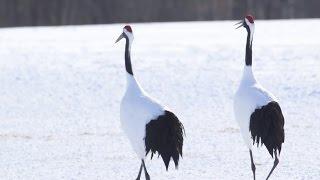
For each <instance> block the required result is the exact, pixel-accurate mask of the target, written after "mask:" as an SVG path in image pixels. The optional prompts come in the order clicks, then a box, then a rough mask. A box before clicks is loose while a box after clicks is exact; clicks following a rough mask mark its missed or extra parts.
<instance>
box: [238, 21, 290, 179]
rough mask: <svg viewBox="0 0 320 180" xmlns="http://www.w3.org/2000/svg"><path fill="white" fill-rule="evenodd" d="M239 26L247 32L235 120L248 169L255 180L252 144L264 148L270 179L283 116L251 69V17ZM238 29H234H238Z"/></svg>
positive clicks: (281, 133)
mask: <svg viewBox="0 0 320 180" xmlns="http://www.w3.org/2000/svg"><path fill="white" fill-rule="evenodd" d="M238 24H240V26H239V27H244V28H245V29H246V30H247V33H248V36H247V44H246V56H245V66H244V69H243V74H242V79H241V82H240V86H239V88H238V90H237V92H236V94H235V98H234V112H235V118H236V120H237V122H238V124H239V126H240V131H241V134H242V137H243V139H244V141H245V143H246V145H247V147H248V148H249V153H250V158H251V169H252V172H253V177H254V179H255V169H256V168H255V164H254V161H253V157H252V145H254V144H255V143H257V146H259V144H260V145H264V146H265V147H266V148H267V150H268V151H269V153H270V155H271V156H272V158H273V157H274V158H275V160H274V164H273V167H272V169H271V171H270V173H269V174H268V177H267V179H269V177H270V175H271V174H272V172H273V170H274V169H275V168H276V166H277V165H278V163H279V159H278V155H280V152H281V146H282V143H283V142H284V129H283V127H284V117H283V115H282V111H281V108H280V106H279V104H278V102H277V100H276V98H275V97H274V96H273V95H272V94H271V93H270V92H268V91H267V90H265V89H264V88H263V87H262V86H261V85H260V84H259V83H258V81H257V80H256V79H255V77H254V74H253V70H252V39H253V33H254V18H253V16H251V15H248V16H246V17H245V18H244V20H243V21H241V22H239V23H238ZM239 27H237V28H239Z"/></svg>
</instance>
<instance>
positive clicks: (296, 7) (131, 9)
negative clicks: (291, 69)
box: [0, 0, 320, 27]
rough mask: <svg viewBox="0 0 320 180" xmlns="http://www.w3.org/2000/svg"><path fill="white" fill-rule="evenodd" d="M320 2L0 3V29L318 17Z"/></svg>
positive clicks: (69, 0)
mask: <svg viewBox="0 0 320 180" xmlns="http://www.w3.org/2000/svg"><path fill="white" fill-rule="evenodd" d="M319 7H320V0H0V27H12V26H39V25H41V26H42V25H73V24H106V23H128V22H163V21H198V20H227V19H240V18H242V17H243V16H244V15H245V14H247V13H251V14H254V15H255V17H256V18H257V19H284V18H317V17H320V10H319Z"/></svg>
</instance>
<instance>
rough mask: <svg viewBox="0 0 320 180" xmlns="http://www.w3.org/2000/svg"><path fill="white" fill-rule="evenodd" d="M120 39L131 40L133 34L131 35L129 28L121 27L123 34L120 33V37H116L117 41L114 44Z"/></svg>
mask: <svg viewBox="0 0 320 180" xmlns="http://www.w3.org/2000/svg"><path fill="white" fill-rule="evenodd" d="M122 38H126V39H128V40H129V41H132V40H133V33H132V28H131V26H129V25H126V26H124V27H123V32H122V34H120V36H119V37H118V39H117V40H116V42H115V43H117V42H119V41H120V40H121V39H122Z"/></svg>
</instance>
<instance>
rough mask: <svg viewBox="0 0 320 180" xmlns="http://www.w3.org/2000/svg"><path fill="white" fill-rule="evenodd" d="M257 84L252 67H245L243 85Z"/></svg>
mask: <svg viewBox="0 0 320 180" xmlns="http://www.w3.org/2000/svg"><path fill="white" fill-rule="evenodd" d="M256 82H257V81H256V79H255V77H254V73H253V70H252V66H246V65H245V66H244V68H243V73H242V80H241V83H245V84H254V83H256Z"/></svg>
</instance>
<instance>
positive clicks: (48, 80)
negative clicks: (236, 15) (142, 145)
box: [0, 19, 320, 180]
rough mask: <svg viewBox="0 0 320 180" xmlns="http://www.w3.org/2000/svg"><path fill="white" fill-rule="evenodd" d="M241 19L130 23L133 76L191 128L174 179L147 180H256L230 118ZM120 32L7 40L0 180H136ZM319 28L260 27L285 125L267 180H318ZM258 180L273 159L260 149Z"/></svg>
mask: <svg viewBox="0 0 320 180" xmlns="http://www.w3.org/2000/svg"><path fill="white" fill-rule="evenodd" d="M236 22H237V21H223V22H219V21H218V22H187V23H149V24H132V28H133V33H134V36H135V41H134V43H133V45H132V64H133V71H134V73H135V76H136V78H137V79H138V81H139V82H140V84H141V86H142V87H143V88H144V89H145V90H146V92H148V94H149V95H150V96H151V97H155V98H156V99H158V100H159V101H160V102H162V103H163V104H165V105H167V106H168V107H170V108H171V110H172V111H173V112H174V113H175V114H176V115H177V116H178V117H179V119H180V120H181V122H182V123H183V124H184V127H185V130H186V138H185V143H184V157H183V159H182V160H181V161H180V165H179V170H175V169H174V166H173V163H171V164H170V167H169V171H168V172H166V170H165V166H164V164H163V162H162V160H161V158H159V159H158V158H154V159H153V160H152V161H150V160H147V161H146V165H147V167H148V170H149V173H150V176H151V178H152V179H157V180H167V179H184V180H194V179H200V180H207V179H208V180H209V179H210V180H212V179H217V180H220V179H228V180H229V179H234V180H239V179H251V178H252V173H251V167H250V157H249V152H248V148H247V147H246V145H245V144H244V142H243V140H242V137H241V135H240V132H239V127H238V125H237V123H236V121H235V120H234V115H233V114H234V113H233V96H234V93H235V91H236V90H237V88H238V86H239V83H240V78H241V75H242V69H243V66H244V52H245V41H246V32H245V30H244V29H241V30H235V28H234V26H233V24H235V23H236ZM122 28H123V24H114V25H97V26H69V27H40V28H8V29H1V30H0V87H1V88H0V102H1V103H0V147H1V148H0V159H1V161H0V177H1V179H27V180H29V179H30V180H31V179H46V180H51V179H52V180H53V179H54V180H55V179H67V180H73V179H77V180H88V179H90V180H91V179H110V180H111V179H112V180H118V179H120V180H122V179H124V180H128V179H135V178H136V176H137V173H138V170H139V166H140V161H139V160H138V159H137V157H136V155H135V152H134V151H133V149H132V148H131V146H130V143H129V140H128V139H127V138H126V136H125V134H124V132H123V131H122V130H121V126H120V101H121V98H122V96H123V95H124V92H125V87H126V72H125V68H124V41H122V42H120V43H119V44H116V45H114V41H115V40H116V38H117V37H118V36H119V34H121V33H122ZM319 32H320V20H319V19H314V20H278V21H259V20H257V21H255V35H254V40H253V67H254V70H255V77H256V78H257V80H258V81H259V82H260V83H261V84H262V85H263V86H264V87H265V88H266V89H268V90H269V91H270V92H272V93H273V94H274V95H275V96H276V97H277V98H278V99H279V103H280V104H281V107H282V110H283V113H284V116H285V120H286V123H285V133H286V138H285V143H284V145H283V149H282V151H281V156H280V164H279V165H278V168H277V169H276V170H275V172H274V174H273V175H272V177H271V179H298V180H302V179H303V180H304V179H305V180H311V179H319V178H320V145H319V139H320V131H319V129H320V113H319V107H320V39H319ZM254 159H255V161H256V164H257V166H256V167H257V171H256V173H257V179H265V177H266V176H267V174H268V172H269V170H270V168H271V167H272V164H273V160H272V159H271V158H270V156H269V155H268V152H267V150H266V149H264V148H263V149H261V150H255V151H254Z"/></svg>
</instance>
